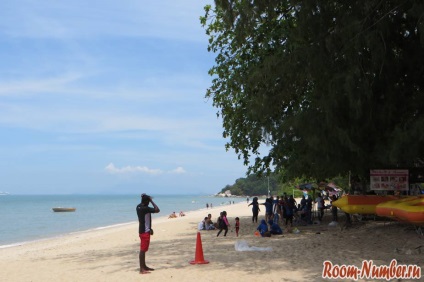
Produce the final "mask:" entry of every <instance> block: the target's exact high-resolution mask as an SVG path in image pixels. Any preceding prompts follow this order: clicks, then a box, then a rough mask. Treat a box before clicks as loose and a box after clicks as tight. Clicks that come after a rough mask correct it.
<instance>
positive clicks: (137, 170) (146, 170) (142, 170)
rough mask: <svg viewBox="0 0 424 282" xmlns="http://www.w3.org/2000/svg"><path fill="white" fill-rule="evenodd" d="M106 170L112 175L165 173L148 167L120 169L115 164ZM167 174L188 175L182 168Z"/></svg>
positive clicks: (109, 165) (108, 166)
mask: <svg viewBox="0 0 424 282" xmlns="http://www.w3.org/2000/svg"><path fill="white" fill-rule="evenodd" d="M105 170H106V171H107V172H109V173H110V174H127V173H146V174H151V175H159V174H163V173H164V171H162V170H160V169H151V168H148V167H146V166H125V167H122V168H118V167H116V166H115V165H114V164H113V163H110V164H108V165H107V166H106V167H105ZM167 173H172V174H183V173H186V171H185V169H184V168H182V167H177V168H175V169H173V170H170V171H168V172H167Z"/></svg>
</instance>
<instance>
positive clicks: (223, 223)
mask: <svg viewBox="0 0 424 282" xmlns="http://www.w3.org/2000/svg"><path fill="white" fill-rule="evenodd" d="M229 226H230V223H229V222H228V220H227V212H226V211H223V212H221V216H220V220H219V231H218V234H216V237H218V236H219V234H221V232H222V230H225V232H224V237H226V236H227V232H228V227H229Z"/></svg>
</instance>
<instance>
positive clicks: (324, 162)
mask: <svg viewBox="0 0 424 282" xmlns="http://www.w3.org/2000/svg"><path fill="white" fill-rule="evenodd" d="M205 11H206V13H205V16H204V17H202V18H201V21H202V24H203V26H204V27H205V30H206V33H207V34H208V35H209V36H210V39H209V47H208V49H209V51H210V52H214V53H215V54H216V59H215V62H216V64H215V66H213V67H212V68H211V69H210V71H209V73H210V75H211V76H212V78H213V81H212V85H211V86H210V88H209V89H208V90H207V93H206V97H207V98H211V99H212V100H213V105H214V106H215V107H217V108H218V113H217V114H218V115H220V116H221V117H222V119H223V128H224V132H223V136H224V137H225V138H228V140H229V142H228V143H227V149H229V148H233V149H234V150H235V151H236V153H237V154H238V155H239V157H240V158H242V159H243V160H244V162H245V164H246V165H247V166H248V167H249V172H256V173H258V172H259V173H262V172H267V171H269V169H270V168H273V169H275V170H276V171H284V172H285V173H286V174H287V175H288V176H296V175H307V176H310V177H315V178H317V179H323V178H327V177H332V176H336V175H338V174H347V172H348V171H352V173H354V174H358V175H361V176H365V175H366V173H367V171H368V170H369V168H387V167H400V166H402V167H406V166H412V165H416V164H417V163H421V164H422V162H423V160H424V93H423V91H424V48H423V46H424V3H423V1H421V0H416V1H413V0H410V1H388V0H368V1H331V0H328V1H327V0H322V1H312V0H306V1H304V0H303V1H296V0H293V1H289V0H286V1H284V0H281V1H277V0H275V1H271V0H256V1H255V0H250V1H249V0H219V1H218V0H216V1H215V4H214V5H213V6H209V5H208V6H206V7H205ZM264 144H265V145H267V146H268V148H269V153H266V154H265V155H261V154H260V152H261V146H263V145H264Z"/></svg>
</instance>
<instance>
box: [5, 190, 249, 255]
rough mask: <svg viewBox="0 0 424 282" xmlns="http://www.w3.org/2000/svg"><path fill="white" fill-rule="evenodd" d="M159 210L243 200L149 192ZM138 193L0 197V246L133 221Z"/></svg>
mask: <svg viewBox="0 0 424 282" xmlns="http://www.w3.org/2000/svg"><path fill="white" fill-rule="evenodd" d="M153 200H154V201H155V203H156V204H157V205H158V206H159V208H160V210H161V212H160V213H159V214H154V216H156V217H162V216H167V215H168V214H170V213H172V212H173V211H175V212H176V213H177V214H178V212H179V211H193V210H199V209H206V203H208V204H211V203H212V204H213V206H214V207H217V206H220V205H221V206H224V205H228V204H230V201H231V202H232V201H234V203H238V202H241V201H245V199H243V198H222V197H213V196H189V195H169V196H168V195H158V196H154V195H153ZM139 203H140V195H7V196H0V247H5V246H8V245H13V244H17V243H21V242H26V241H34V240H40V239H45V238H50V237H55V236H60V235H64V234H68V233H72V232H78V231H85V230H90V229H96V228H103V227H108V226H113V225H118V224H125V223H130V222H136V221H137V214H136V212H135V207H136V206H137V205H138V204H139ZM53 207H75V208H76V209H77V210H76V212H65V213H55V212H53V211H52V208H53Z"/></svg>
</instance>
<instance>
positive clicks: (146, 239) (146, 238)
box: [138, 232, 150, 252]
mask: <svg viewBox="0 0 424 282" xmlns="http://www.w3.org/2000/svg"><path fill="white" fill-rule="evenodd" d="M138 236H139V237H140V251H142V252H147V251H148V250H149V245H150V232H144V233H141V234H138Z"/></svg>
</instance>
